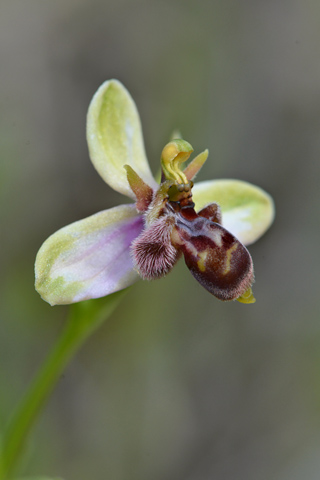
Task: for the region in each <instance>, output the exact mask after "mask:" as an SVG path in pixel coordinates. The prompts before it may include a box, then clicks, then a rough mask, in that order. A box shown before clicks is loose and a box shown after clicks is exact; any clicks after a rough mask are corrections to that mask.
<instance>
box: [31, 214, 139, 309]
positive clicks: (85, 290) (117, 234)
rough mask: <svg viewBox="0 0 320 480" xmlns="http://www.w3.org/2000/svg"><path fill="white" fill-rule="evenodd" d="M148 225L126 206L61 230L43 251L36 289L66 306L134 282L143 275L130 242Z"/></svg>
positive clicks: (38, 264)
mask: <svg viewBox="0 0 320 480" xmlns="http://www.w3.org/2000/svg"><path fill="white" fill-rule="evenodd" d="M142 229H143V218H142V216H139V215H138V214H137V211H136V209H135V207H134V205H120V206H119V207H115V208H111V209H109V210H105V211H102V212H99V213H97V214H95V215H92V216H91V217H88V218H85V219H84V220H80V221H78V222H75V223H72V224H71V225H68V226H66V227H64V228H62V229H60V230H58V231H57V232H56V233H54V234H53V235H51V237H49V238H48V239H47V240H46V241H45V242H44V244H43V245H42V246H41V248H40V250H39V252H38V254H37V258H36V263H35V277H36V282H35V287H36V290H37V291H38V292H39V293H40V295H41V297H42V298H43V300H45V301H46V302H48V303H50V304H51V305H62V304H70V303H75V302H80V301H82V300H88V299H91V298H99V297H103V296H105V295H109V294H110V293H113V292H116V291H119V290H121V289H123V288H126V287H128V286H129V285H131V284H132V283H134V282H135V281H136V280H137V279H138V278H139V276H138V274H137V273H136V272H135V271H134V270H133V264H132V259H131V255H130V245H131V243H132V241H133V240H134V239H135V238H136V237H137V236H138V235H139V234H140V233H141V231H142Z"/></svg>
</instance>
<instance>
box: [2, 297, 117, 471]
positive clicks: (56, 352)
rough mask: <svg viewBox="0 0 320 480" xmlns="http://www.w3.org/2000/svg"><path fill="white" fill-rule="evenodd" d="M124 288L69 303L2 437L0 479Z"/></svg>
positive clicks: (12, 465)
mask: <svg viewBox="0 0 320 480" xmlns="http://www.w3.org/2000/svg"><path fill="white" fill-rule="evenodd" d="M124 292H125V290H122V291H121V292H116V293H114V294H112V295H109V296H108V297H106V298H104V299H99V300H89V301H87V302H82V303H79V304H75V305H72V307H71V312H70V316H69V320H68V322H67V324H66V327H65V329H64V331H63V332H62V335H61V337H60V339H59V340H58V342H57V344H56V345H55V346H54V348H53V350H52V351H51V353H50V354H49V356H48V357H47V359H46V361H45V363H44V364H43V366H42V368H41V369H40V371H39V372H38V374H37V376H36V377H35V379H34V380H33V382H32V383H31V385H30V387H29V390H28V391H27V393H26V395H25V396H24V398H23V399H22V401H21V403H20V405H19V406H18V408H17V410H16V411H15V414H14V415H13V417H12V419H11V421H10V423H9V425H8V427H7V429H6V431H5V432H4V435H3V438H2V446H1V456H0V480H7V479H8V478H9V475H10V473H11V471H12V469H13V467H14V466H15V464H16V461H17V459H18V457H19V455H20V453H21V450H22V447H23V444H24V442H25V440H26V438H27V435H28V433H29V431H30V429H31V427H32V425H33V423H34V422H35V420H36V418H37V416H38V415H39V413H40V412H41V410H42V408H43V407H44V405H45V403H46V401H47V399H48V397H49V395H50V393H51V392H52V390H53V389H54V387H55V385H56V383H57V381H58V380H59V378H60V376H61V374H62V372H63V371H64V369H65V367H66V365H67V364H68V363H69V361H70V360H71V358H72V357H73V356H74V354H75V353H76V352H77V350H78V349H79V348H80V347H81V345H83V343H84V342H85V340H86V339H87V338H88V337H89V336H90V335H91V334H92V333H93V332H94V331H95V330H96V329H97V328H98V327H99V326H100V325H101V323H103V321H104V320H106V319H107V318H108V317H109V316H110V315H111V313H112V312H113V310H114V309H115V308H116V306H117V305H118V303H119V301H120V299H121V298H122V296H123V294H124Z"/></svg>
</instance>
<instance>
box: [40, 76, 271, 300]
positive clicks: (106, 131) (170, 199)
mask: <svg viewBox="0 0 320 480" xmlns="http://www.w3.org/2000/svg"><path fill="white" fill-rule="evenodd" d="M87 141H88V146H89V153H90V158H91V161H92V163H93V165H94V167H95V168H96V170H97V171H98V173H99V174H100V175H101V177H102V178H103V180H104V181H105V182H106V183H107V184H108V185H109V186H110V187H111V188H113V189H114V190H116V191H117V192H120V193H122V194H124V195H126V196H128V197H129V198H130V199H132V200H134V202H135V203H129V204H126V205H120V206H118V207H114V208H111V209H108V210H104V211H102V212H99V213H96V214H95V215H92V216H90V217H88V218H85V219H84V220H80V221H77V222H75V223H72V224H71V225H68V226H66V227H64V228H62V229H60V230H58V231H57V232H56V233H54V234H53V235H51V236H50V237H49V238H48V239H47V240H46V241H45V242H44V244H43V245H42V247H41V248H40V250H39V252H38V255H37V258H36V263H35V275H36V289H37V291H38V292H39V293H40V295H41V296H42V298H43V299H44V300H46V301H47V302H49V303H50V304H51V305H56V304H70V303H75V302H80V301H82V300H87V299H92V298H99V297H103V296H106V295H109V294H111V293H113V292H116V291H118V290H121V289H124V288H126V287H128V286H129V285H131V284H133V283H134V282H135V281H136V280H138V279H139V278H142V279H148V280H152V279H156V278H160V277H162V276H164V275H166V274H167V273H168V272H169V271H170V270H171V269H172V267H173V266H174V264H175V263H176V262H177V261H178V259H179V258H180V257H181V256H184V259H185V263H186V265H187V267H188V268H189V270H190V272H191V274H192V275H193V276H194V277H195V278H196V280H198V282H200V284H201V285H202V286H203V287H204V288H205V289H207V290H208V291H209V292H210V293H211V294H213V295H214V296H216V297H217V298H219V299H220V300H234V299H237V300H239V301H240V302H242V303H253V302H254V301H255V299H254V297H253V294H252V289H251V287H252V283H253V281H254V273H253V263H252V259H251V256H250V254H249V252H248V250H247V249H246V247H245V245H249V244H251V243H253V242H254V241H256V240H257V239H258V238H259V237H260V236H261V235H262V234H263V233H264V232H265V231H266V230H267V229H268V227H269V226H270V225H271V223H272V221H273V217H274V206H273V201H272V199H271V197H270V196H269V195H268V194H267V193H266V192H264V191H263V190H262V189H260V188H258V187H256V186H253V185H251V184H249V183H247V182H243V181H238V180H212V181H205V182H200V183H198V184H196V185H195V186H193V179H194V177H195V175H196V174H197V173H198V171H199V170H200V168H201V167H202V165H203V164H204V162H205V161H206V159H207V157H208V151H207V150H205V151H204V152H202V153H200V154H199V155H198V156H196V157H195V158H194V159H193V160H192V161H191V163H189V165H188V166H187V167H186V168H184V169H183V168H182V165H183V164H184V163H185V162H186V161H187V160H188V158H189V156H190V155H191V153H192V152H193V149H192V147H191V145H190V144H189V143H188V142H186V141H185V140H182V139H180V138H177V139H174V140H172V141H171V142H169V143H168V144H167V145H166V146H165V147H164V149H163V151H162V154H161V168H162V180H161V183H160V185H159V184H158V183H157V182H156V181H155V179H154V178H153V176H152V173H151V170H150V167H149V164H148V161H147V158H146V154H145V149H144V143H143V137H142V130H141V124H140V118H139V114H138V111H137V108H136V105H135V103H134V101H133V99H132V98H131V96H130V94H129V92H128V91H127V90H126V89H125V87H124V86H123V85H122V84H121V83H120V82H119V81H117V80H110V81H107V82H105V83H104V84H103V85H101V87H100V88H99V89H98V91H97V92H96V94H95V95H94V97H93V99H92V101H91V104H90V106H89V110H88V117H87Z"/></svg>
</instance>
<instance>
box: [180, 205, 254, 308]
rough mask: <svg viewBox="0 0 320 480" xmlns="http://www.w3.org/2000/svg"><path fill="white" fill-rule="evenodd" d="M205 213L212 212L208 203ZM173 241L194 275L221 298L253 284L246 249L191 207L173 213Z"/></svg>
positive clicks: (225, 297) (223, 229) (226, 297)
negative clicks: (175, 213)
mask: <svg viewBox="0 0 320 480" xmlns="http://www.w3.org/2000/svg"><path fill="white" fill-rule="evenodd" d="M204 213H206V212H203V211H202V215H204ZM207 213H209V215H210V214H211V209H209V208H208V207H207ZM210 216H211V215H210ZM172 241H173V244H174V245H175V246H176V247H177V248H179V249H180V250H181V251H182V253H183V255H184V258H185V262H186V265H187V267H188V268H189V270H190V271H191V273H192V275H193V276H194V277H195V279H196V280H198V282H199V283H200V284H201V285H202V286H203V287H204V288H205V289H206V290H208V291H209V292H210V293H212V294H213V295H215V296H216V297H217V298H219V299H220V300H232V299H235V298H238V297H240V296H241V295H243V294H244V293H245V292H246V291H247V290H248V289H249V288H250V286H251V285H252V282H253V280H254V275H253V263H252V259H251V256H250V254H249V252H248V250H247V249H246V248H245V247H244V245H242V243H241V242H239V240H237V239H236V237H234V236H233V235H232V234H231V233H230V232H228V231H227V230H226V229H225V228H223V227H222V226H221V225H219V224H218V223H215V222H212V221H211V220H209V219H208V218H205V216H199V215H197V214H196V213H195V211H194V209H193V208H185V209H181V211H180V212H179V213H178V214H177V215H176V226H175V229H174V232H173V235H172Z"/></svg>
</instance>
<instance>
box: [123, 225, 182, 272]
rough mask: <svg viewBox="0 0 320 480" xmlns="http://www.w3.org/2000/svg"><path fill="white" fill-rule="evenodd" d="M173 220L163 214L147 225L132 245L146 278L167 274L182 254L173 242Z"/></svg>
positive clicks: (132, 250) (133, 253)
mask: <svg viewBox="0 0 320 480" xmlns="http://www.w3.org/2000/svg"><path fill="white" fill-rule="evenodd" d="M172 229H173V220H172V219H171V218H170V217H166V216H162V217H160V218H159V219H158V220H156V221H155V222H154V223H152V224H151V225H150V226H149V227H147V228H146V229H145V230H144V231H143V232H142V233H141V234H140V235H139V237H138V238H136V239H135V240H134V242H133V243H132V246H131V252H132V255H133V259H134V263H135V266H136V269H137V271H138V273H139V274H140V276H141V277H142V278H143V279H145V280H154V279H157V278H160V277H163V276H164V275H166V274H167V273H168V272H169V271H170V270H171V269H172V267H173V266H174V264H175V263H176V261H177V260H178V258H179V256H180V254H179V252H178V251H177V249H176V248H175V247H174V246H173V245H172V243H171V232H172Z"/></svg>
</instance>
